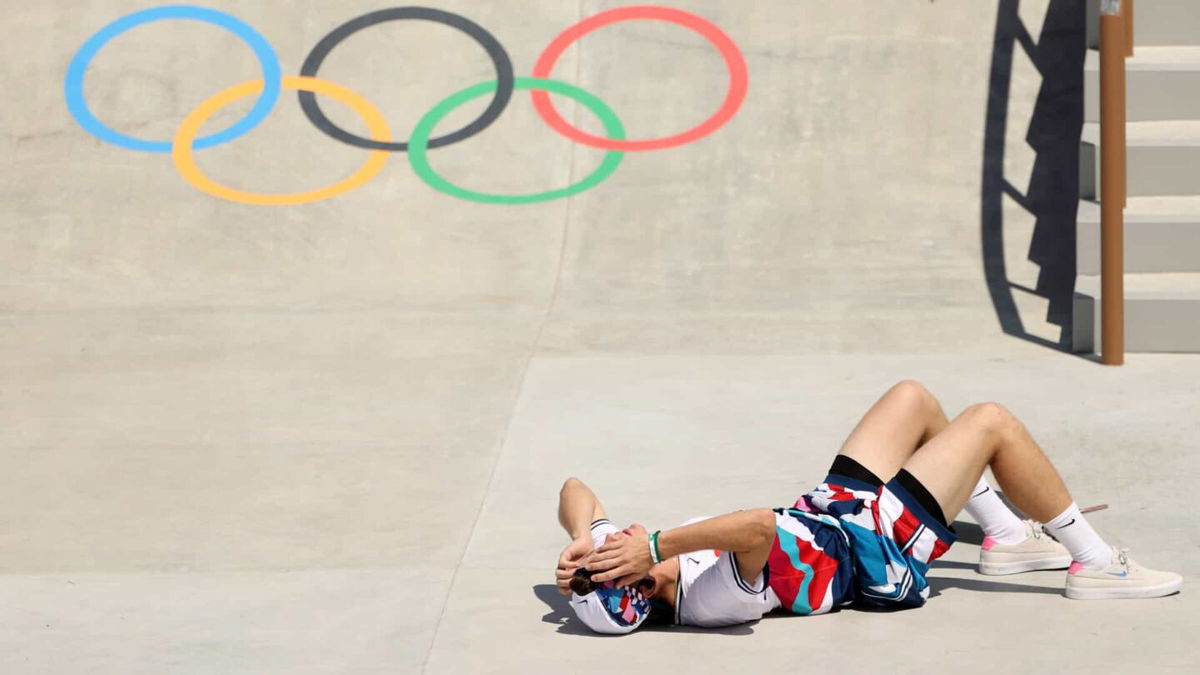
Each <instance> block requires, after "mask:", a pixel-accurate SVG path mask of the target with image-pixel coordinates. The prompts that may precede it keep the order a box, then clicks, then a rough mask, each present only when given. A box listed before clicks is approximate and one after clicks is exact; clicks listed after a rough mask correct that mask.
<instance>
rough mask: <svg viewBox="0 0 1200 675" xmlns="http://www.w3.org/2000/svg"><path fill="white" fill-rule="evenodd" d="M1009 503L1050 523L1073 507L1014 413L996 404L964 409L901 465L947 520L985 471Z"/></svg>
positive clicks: (1055, 476) (963, 503)
mask: <svg viewBox="0 0 1200 675" xmlns="http://www.w3.org/2000/svg"><path fill="white" fill-rule="evenodd" d="M989 465H990V466H991V467H992V473H993V474H994V475H995V476H996V481H997V482H999V483H1000V487H1001V488H1003V489H1004V494H1005V495H1007V496H1008V498H1009V499H1010V500H1012V503H1013V504H1014V505H1015V506H1016V507H1017V508H1019V509H1021V510H1022V511H1024V512H1025V513H1028V514H1029V515H1030V516H1031V517H1033V518H1035V519H1036V520H1038V521H1041V522H1049V521H1050V520H1051V519H1053V518H1054V517H1055V516H1057V515H1059V514H1060V513H1062V512H1063V510H1065V509H1066V508H1067V507H1068V506H1070V505H1071V503H1072V499H1071V493H1070V492H1068V491H1067V486H1066V485H1064V484H1063V481H1062V478H1060V477H1059V475H1058V472H1057V471H1056V470H1055V469H1054V466H1053V465H1052V464H1051V463H1050V460H1048V459H1046V455H1045V454H1044V453H1043V452H1042V450H1041V448H1039V447H1038V445H1037V443H1036V442H1034V440H1033V438H1032V437H1031V436H1030V435H1029V431H1028V430H1026V429H1025V425H1023V424H1021V422H1020V421H1019V420H1017V418H1016V417H1014V416H1013V415H1012V413H1010V412H1008V410H1006V409H1005V408H1003V407H1002V406H1000V405H997V404H995V403H982V404H979V405H974V406H971V407H970V408H967V409H966V410H965V411H963V413H962V414H961V415H959V416H958V417H956V418H955V419H954V421H953V422H951V423H950V424H949V426H947V427H946V428H945V429H944V430H943V431H942V432H941V433H939V434H937V435H936V436H935V437H934V438H933V439H932V440H930V441H929V442H928V443H926V444H925V445H923V446H921V448H920V449H919V450H917V452H916V453H915V454H913V456H912V458H911V459H909V460H908V461H907V462H906V463H905V464H904V468H905V469H907V470H908V472H909V473H911V474H912V475H913V476H915V477H916V479H917V480H919V481H920V482H921V484H922V485H924V486H925V488H926V489H928V490H929V492H930V493H931V494H932V495H933V497H934V498H935V499H937V501H938V505H939V506H941V507H942V512H943V513H944V514H945V516H946V519H947V520H954V517H955V516H956V515H957V514H958V513H959V511H961V510H962V508H963V506H964V505H965V504H966V503H967V500H968V499H969V498H970V497H971V491H972V489H973V488H974V487H975V485H976V483H977V482H978V481H979V477H980V475H982V474H983V470H984V468H985V467H987V466H989Z"/></svg>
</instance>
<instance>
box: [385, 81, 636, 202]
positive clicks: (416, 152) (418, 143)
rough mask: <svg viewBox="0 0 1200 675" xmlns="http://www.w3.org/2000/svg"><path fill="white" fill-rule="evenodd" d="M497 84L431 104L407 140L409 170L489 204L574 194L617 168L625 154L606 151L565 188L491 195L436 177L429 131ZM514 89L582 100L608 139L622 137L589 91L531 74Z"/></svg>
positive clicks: (613, 118) (615, 122) (448, 191)
mask: <svg viewBox="0 0 1200 675" xmlns="http://www.w3.org/2000/svg"><path fill="white" fill-rule="evenodd" d="M497 86H498V85H497V84H496V83H495V82H484V83H483V84H478V85H475V86H474V87H470V88H467V89H463V90H462V91H460V92H458V93H456V94H452V95H451V96H450V97H449V98H447V99H446V100H444V101H442V102H441V103H439V104H437V105H436V106H434V108H433V110H430V111H429V112H428V113H427V114H426V115H425V117H422V118H421V121H420V122H417V127H416V128H415V129H413V133H412V138H411V139H410V140H409V149H408V161H409V163H410V164H412V168H413V171H415V172H416V173H417V175H418V176H420V177H421V179H422V180H424V181H425V182H426V183H428V184H429V185H430V186H431V187H433V188H434V189H435V190H440V191H441V192H445V193H446V194H448V195H453V196H455V197H458V198H460V199H466V200H470V201H476V202H485V203H489V204H532V203H534V202H545V201H550V200H552V199H560V198H562V197H569V196H571V195H573V194H578V193H580V192H583V191H584V190H588V189H590V188H593V187H595V186H597V185H599V184H600V183H602V182H604V180H605V179H606V178H608V177H609V176H611V175H612V174H613V172H614V171H616V170H617V167H618V166H620V165H621V160H622V159H623V158H624V156H625V153H623V152H617V151H613V150H610V151H609V152H608V154H607V155H605V157H604V161H603V162H602V163H601V164H600V166H599V167H598V168H597V169H596V170H595V171H593V172H592V173H591V174H590V175H589V176H587V177H586V178H584V179H583V180H581V181H579V182H578V183H575V184H574V185H570V186H568V187H565V188H562V189H559V190H551V191H549V192H540V193H537V194H531V195H493V194H487V193H484V192H474V191H471V190H467V189H465V188H460V187H458V186H457V185H454V184H453V183H451V182H450V181H448V180H446V179H444V178H442V177H441V176H439V175H438V174H437V173H436V172H435V171H434V170H433V167H431V166H430V165H429V160H428V158H427V157H426V156H425V148H426V146H427V145H429V140H428V139H429V134H430V133H431V132H432V131H433V128H434V127H435V126H436V125H437V123H438V121H440V120H441V119H442V118H443V117H445V116H446V115H447V114H449V113H450V112H451V111H452V110H454V109H455V108H457V107H459V106H460V105H462V104H464V103H466V102H467V101H470V100H473V99H477V98H479V97H480V96H485V95H487V94H490V93H492V92H493V91H496V89H497ZM514 87H515V88H516V89H530V90H541V91H549V92H554V93H555V94H562V95H564V96H568V97H570V98H573V99H575V100H576V101H579V102H580V103H582V104H583V105H584V106H585V107H586V108H587V109H588V110H591V111H592V112H593V113H595V114H596V117H599V118H600V121H601V122H603V123H604V129H605V131H607V132H608V135H609V136H610V137H612V138H625V127H624V126H622V125H621V119H620V118H619V117H617V114H616V113H615V112H613V111H612V108H609V107H608V106H607V105H605V103H604V101H601V100H600V99H599V98H597V97H595V96H594V95H592V94H589V93H587V92H586V91H584V90H582V89H580V88H579V87H574V86H572V85H569V84H567V83H565V82H559V81H557V80H539V79H534V78H531V77H518V78H516V82H515V83H514Z"/></svg>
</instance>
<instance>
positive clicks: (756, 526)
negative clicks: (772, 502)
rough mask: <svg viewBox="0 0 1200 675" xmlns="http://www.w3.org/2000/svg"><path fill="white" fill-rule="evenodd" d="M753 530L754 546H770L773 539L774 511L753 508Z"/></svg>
mask: <svg viewBox="0 0 1200 675" xmlns="http://www.w3.org/2000/svg"><path fill="white" fill-rule="evenodd" d="M753 530H754V540H755V544H756V545H755V548H758V547H759V546H770V545H771V543H773V542H774V541H775V512H774V511H772V510H771V509H755V511H754V518H753Z"/></svg>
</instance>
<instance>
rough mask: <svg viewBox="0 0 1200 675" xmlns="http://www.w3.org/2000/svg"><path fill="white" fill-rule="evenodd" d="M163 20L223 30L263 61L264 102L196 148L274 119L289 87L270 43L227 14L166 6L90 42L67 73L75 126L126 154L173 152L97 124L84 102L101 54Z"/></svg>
mask: <svg viewBox="0 0 1200 675" xmlns="http://www.w3.org/2000/svg"><path fill="white" fill-rule="evenodd" d="M159 19H195V20H196V21H204V22H205V23H211V24H213V25H215V26H220V27H221V28H224V29H226V30H228V31H230V32H231V33H233V34H234V35H237V36H238V37H240V38H242V39H243V40H245V41H246V44H248V45H250V48H251V49H253V50H254V55H255V56H257V57H258V62H259V63H260V64H261V65H262V73H263V83H264V84H263V91H262V95H261V96H259V97H258V102H257V103H255V104H254V107H253V108H251V109H250V112H249V113H247V114H246V116H245V117H243V118H242V119H240V120H238V122H237V123H236V124H234V125H233V126H231V127H229V128H228V129H225V130H224V131H219V132H217V133H215V134H212V135H209V136H204V137H202V138H197V139H196V140H195V141H194V142H193V143H192V148H194V149H196V150H200V149H203V148H211V147H212V146H214V145H220V144H221V143H225V142H226V141H232V140H233V139H235V138H237V137H238V136H241V135H242V134H245V133H246V132H248V131H250V130H251V129H253V128H254V127H256V126H258V124H259V122H262V121H263V120H264V119H266V117H267V115H269V114H270V113H271V108H273V107H274V106H275V101H277V100H279V91H280V89H282V84H283V82H282V79H283V74H282V72H281V71H280V68H279V59H278V58H276V56H275V50H274V49H272V48H271V45H270V44H269V43H268V42H267V40H266V38H264V37H263V36H262V35H260V34H259V33H258V31H256V30H254V29H253V28H251V27H250V25H249V24H246V23H244V22H243V21H242V20H241V19H238V18H236V17H233V16H230V15H229V14H226V13H225V12H219V11H217V10H215V9H209V8H207V7H195V6H193V5H164V6H162V7H152V8H150V9H143V10H141V11H139V12H134V13H132V14H127V15H125V16H123V17H121V18H119V19H117V20H116V21H113V22H112V23H110V24H108V25H107V26H105V27H104V28H101V29H100V31H99V32H97V33H96V34H95V35H93V36H92V37H90V38H88V40H87V42H84V43H83V46H82V47H80V48H79V51H78V52H75V57H74V58H72V59H71V65H70V66H69V67H68V68H67V82H66V95H67V109H68V110H70V111H71V115H72V116H74V117H75V121H77V122H79V125H80V126H81V127H83V128H84V129H85V130H86V131H88V132H89V133H91V134H92V135H94V136H96V137H97V138H99V139H100V140H102V141H107V142H109V143H112V144H113V145H118V146H121V147H122V148H128V149H130V150H141V151H144V152H161V153H168V152H171V141H146V140H142V139H140V138H134V137H133V136H127V135H125V134H122V133H120V132H118V131H115V130H113V129H112V128H111V127H109V126H108V125H106V124H104V123H103V122H101V121H100V120H98V119H96V116H95V115H93V114H92V111H91V110H90V109H89V108H88V104H87V101H86V100H85V99H84V98H83V76H84V73H86V72H87V68H88V65H90V64H91V62H92V57H94V56H96V52H98V51H100V48H101V47H103V46H104V45H105V44H107V43H108V41H109V40H112V39H113V38H115V37H116V36H118V35H120V34H121V33H124V32H125V31H127V30H129V29H130V28H133V27H135V26H140V25H142V24H144V23H149V22H151V21H158V20H159Z"/></svg>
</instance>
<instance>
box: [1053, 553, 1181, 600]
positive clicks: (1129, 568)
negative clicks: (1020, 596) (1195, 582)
mask: <svg viewBox="0 0 1200 675" xmlns="http://www.w3.org/2000/svg"><path fill="white" fill-rule="evenodd" d="M1181 586H1183V577H1181V576H1179V575H1178V574H1175V573H1174V572H1159V571H1157V570H1150V569H1146V568H1145V567H1142V566H1141V565H1139V564H1137V563H1136V562H1134V561H1133V560H1130V559H1129V556H1128V555H1126V554H1125V550H1124V549H1121V550H1118V549H1117V548H1115V547H1114V548H1113V552H1112V562H1110V563H1109V564H1108V567H1105V568H1103V569H1098V570H1090V569H1087V568H1085V567H1084V566H1083V565H1081V564H1079V563H1077V562H1073V563H1071V569H1069V570H1067V597H1068V598H1074V599H1076V600H1106V599H1110V598H1158V597H1162V596H1164V595H1170V594H1172V593H1174V592H1175V591H1178V590H1179V588H1180V587H1181Z"/></svg>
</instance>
